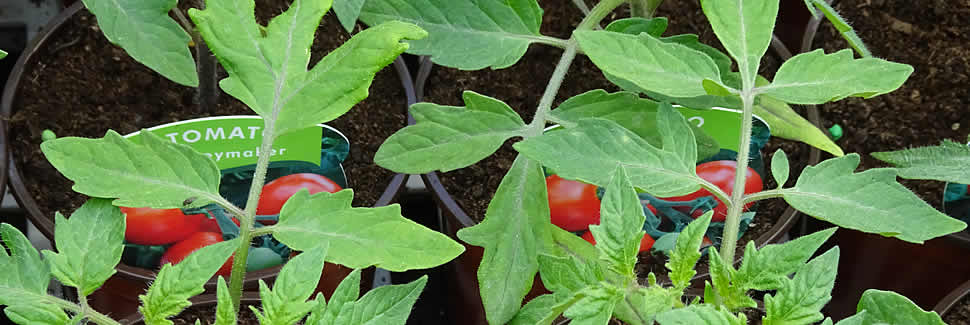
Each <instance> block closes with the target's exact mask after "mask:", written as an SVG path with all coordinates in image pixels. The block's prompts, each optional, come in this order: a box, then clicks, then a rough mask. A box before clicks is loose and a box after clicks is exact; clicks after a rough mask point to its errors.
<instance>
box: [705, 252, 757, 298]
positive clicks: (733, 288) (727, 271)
mask: <svg viewBox="0 0 970 325" xmlns="http://www.w3.org/2000/svg"><path fill="white" fill-rule="evenodd" d="M748 248H754V243H751V242H748ZM708 258H709V259H710V264H711V267H710V271H711V282H709V283H706V286H705V294H708V292H707V291H708V290H707V289H708V288H710V287H711V285H712V284H713V291H711V292H710V293H716V296H715V299H716V301H717V303H718V304H719V305H722V306H724V307H726V308H727V309H728V310H731V311H738V310H741V309H742V308H755V307H757V306H758V303H757V302H755V301H754V299H751V297H748V295H747V293H748V290H747V289H746V288H744V286H743V285H742V284H741V283H740V282H739V281H738V280H737V279H736V278H737V273H738V272H737V271H736V270H735V269H734V266H732V265H730V264H727V263H724V261H723V260H721V256H720V253H719V252H718V250H717V249H715V248H713V247H712V248H710V249H709V250H708ZM705 301H707V299H705ZM708 302H709V303H714V301H708Z"/></svg>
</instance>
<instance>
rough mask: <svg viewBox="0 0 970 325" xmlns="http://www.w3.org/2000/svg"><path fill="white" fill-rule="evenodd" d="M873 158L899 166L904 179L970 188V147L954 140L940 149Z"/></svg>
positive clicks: (891, 152) (933, 148) (885, 153)
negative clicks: (960, 185)
mask: <svg viewBox="0 0 970 325" xmlns="http://www.w3.org/2000/svg"><path fill="white" fill-rule="evenodd" d="M872 156H873V157H876V159H879V160H882V161H885V162H887V163H890V164H892V165H894V166H896V172H897V173H899V176H901V177H903V178H909V179H927V180H937V181H946V182H952V183H960V184H970V169H967V166H970V147H968V146H966V145H963V144H960V143H956V142H953V141H951V140H943V142H942V143H940V145H938V146H929V147H918V148H912V149H903V150H898V151H889V152H873V153H872Z"/></svg>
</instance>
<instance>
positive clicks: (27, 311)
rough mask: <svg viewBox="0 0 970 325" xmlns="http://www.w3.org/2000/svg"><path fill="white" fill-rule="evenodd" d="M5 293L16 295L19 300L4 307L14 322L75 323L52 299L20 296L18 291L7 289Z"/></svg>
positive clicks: (62, 324) (30, 324)
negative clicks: (8, 290)
mask: <svg viewBox="0 0 970 325" xmlns="http://www.w3.org/2000/svg"><path fill="white" fill-rule="evenodd" d="M4 294H5V295H11V298H14V297H16V298H18V300H19V301H18V302H16V303H15V304H13V305H10V306H7V307H6V308H4V309H3V313H4V314H6V315H7V318H9V319H10V321H13V322H14V323H17V324H22V325H35V324H56V325H69V324H73V322H72V321H71V319H70V318H68V316H67V314H66V313H64V310H62V309H61V308H60V307H57V305H54V304H51V302H50V301H47V300H44V299H40V297H34V296H29V297H18V294H17V293H13V292H7V291H5V292H4Z"/></svg>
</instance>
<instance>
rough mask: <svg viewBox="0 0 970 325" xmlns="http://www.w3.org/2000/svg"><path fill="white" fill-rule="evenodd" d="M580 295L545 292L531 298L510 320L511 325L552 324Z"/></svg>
mask: <svg viewBox="0 0 970 325" xmlns="http://www.w3.org/2000/svg"><path fill="white" fill-rule="evenodd" d="M577 300H579V297H577V296H575V295H573V294H571V293H567V294H563V293H551V294H544V295H541V296H538V297H535V298H533V299H532V300H529V302H528V303H526V304H525V306H522V309H520V310H519V312H518V313H516V314H515V318H512V320H511V321H509V325H550V324H552V322H553V321H555V320H556V318H557V317H559V315H560V314H562V313H563V312H564V311H566V309H568V308H569V307H570V306H572V305H573V304H574V303H576V301H577Z"/></svg>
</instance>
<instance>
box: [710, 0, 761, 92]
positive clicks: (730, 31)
mask: <svg viewBox="0 0 970 325" xmlns="http://www.w3.org/2000/svg"><path fill="white" fill-rule="evenodd" d="M701 8H703V10H704V15H705V16H707V19H708V20H709V21H710V22H711V27H713V28H714V34H717V38H718V39H719V40H720V41H721V44H722V45H724V49H726V50H727V52H728V54H730V55H731V57H733V58H734V59H735V60H736V61H737V62H738V68H739V70H740V71H741V75H742V76H743V78H750V79H749V80H750V81H752V82H753V81H754V78H755V76H757V75H758V65H759V64H760V63H761V57H762V56H764V55H765V51H767V50H768V44H771V33H772V31H773V30H774V28H775V18H776V17H777V16H778V0H756V1H752V0H701ZM712 80H715V81H717V80H718V79H712Z"/></svg>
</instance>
